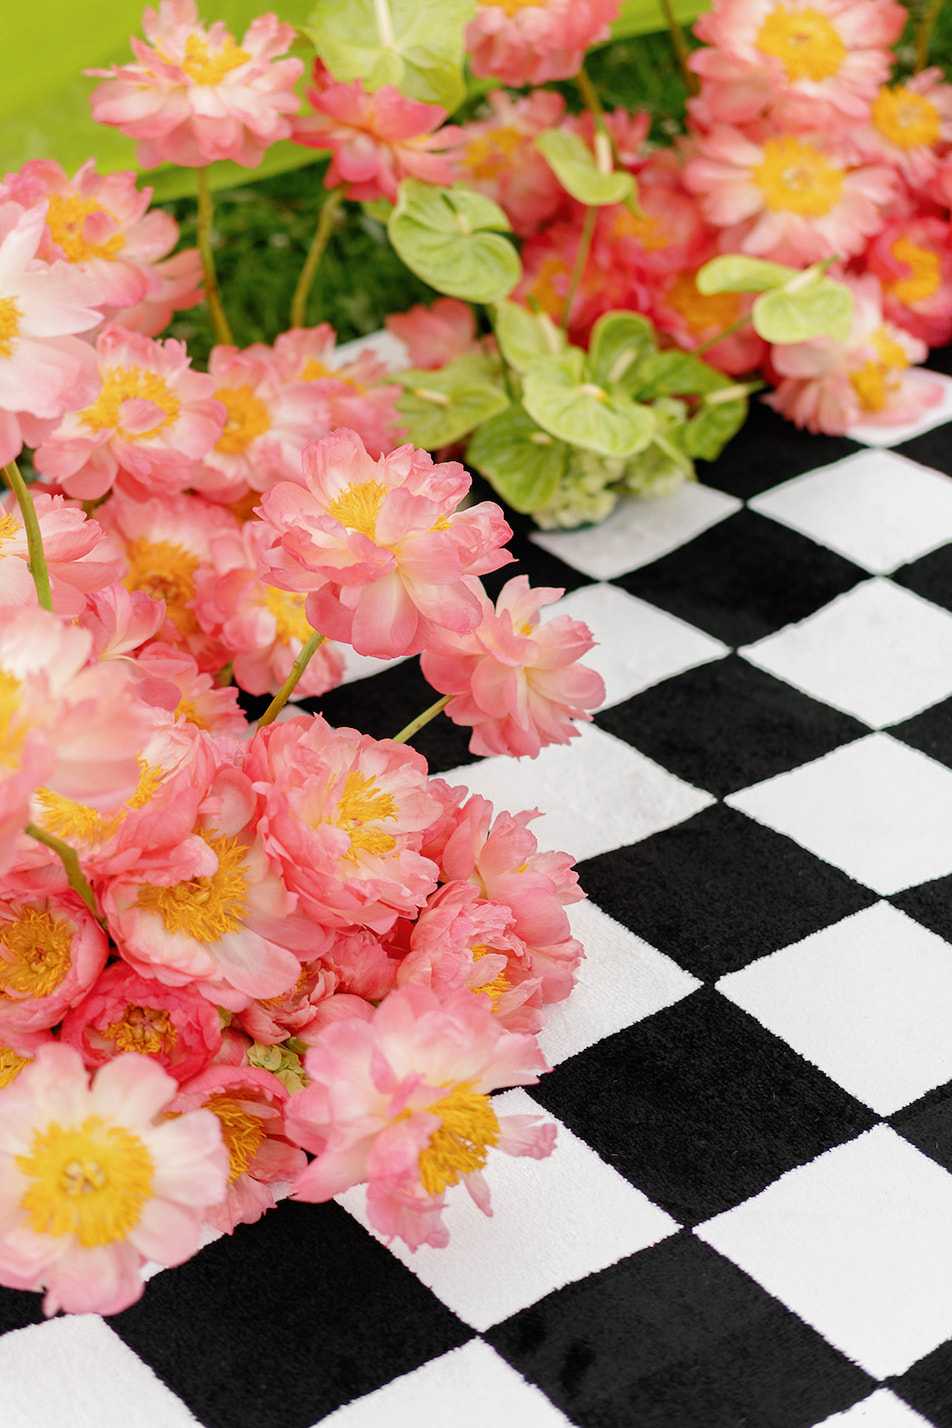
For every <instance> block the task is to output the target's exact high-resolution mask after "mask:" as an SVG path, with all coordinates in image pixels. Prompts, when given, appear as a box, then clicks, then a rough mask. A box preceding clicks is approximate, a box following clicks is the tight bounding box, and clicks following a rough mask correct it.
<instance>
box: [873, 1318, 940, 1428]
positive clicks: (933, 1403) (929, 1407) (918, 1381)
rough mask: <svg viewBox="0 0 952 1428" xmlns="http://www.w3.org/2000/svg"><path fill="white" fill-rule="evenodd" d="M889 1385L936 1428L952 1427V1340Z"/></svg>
mask: <svg viewBox="0 0 952 1428" xmlns="http://www.w3.org/2000/svg"><path fill="white" fill-rule="evenodd" d="M889 1387H890V1388H891V1389H892V1391H893V1393H895V1394H898V1396H899V1397H900V1398H902V1399H905V1401H906V1403H908V1404H909V1406H910V1408H915V1409H916V1411H917V1412H918V1413H921V1414H922V1415H923V1417H924V1418H925V1419H926V1421H927V1422H928V1423H932V1424H934V1425H935V1428H952V1340H948V1339H947V1340H946V1342H945V1343H944V1344H940V1345H939V1347H938V1348H937V1349H933V1350H932V1353H931V1354H926V1356H925V1358H924V1359H920V1360H919V1362H918V1363H915V1364H913V1366H912V1368H910V1369H906V1372H905V1373H904V1374H900V1375H899V1376H898V1377H897V1378H892V1379H890V1380H889Z"/></svg>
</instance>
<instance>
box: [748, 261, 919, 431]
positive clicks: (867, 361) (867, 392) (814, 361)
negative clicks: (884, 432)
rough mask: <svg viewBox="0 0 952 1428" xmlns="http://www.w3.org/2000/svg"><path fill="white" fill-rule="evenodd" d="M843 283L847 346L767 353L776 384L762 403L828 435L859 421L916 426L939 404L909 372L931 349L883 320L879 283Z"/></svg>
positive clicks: (799, 345)
mask: <svg viewBox="0 0 952 1428" xmlns="http://www.w3.org/2000/svg"><path fill="white" fill-rule="evenodd" d="M845 281H846V282H847V283H848V284H849V286H850V287H851V288H852V290H853V299H854V310H853V329H852V332H851V334H850V337H849V340H848V341H847V342H845V343H843V342H834V341H833V340H832V338H828V337H818V338H815V339H814V340H813V341H812V342H796V343H792V344H790V345H789V346H784V347H774V348H772V349H771V354H770V360H771V363H772V366H773V369H774V370H775V372H776V373H777V375H778V377H779V381H778V383H777V389H776V391H774V392H772V393H771V394H770V396H768V397H765V398H764V400H765V401H766V402H767V405H768V406H771V407H773V409H774V411H778V412H781V413H782V414H783V415H784V416H786V417H789V418H790V420H791V421H792V422H794V423H795V424H796V425H797V426H802V427H806V428H807V430H808V431H822V432H826V433H828V434H829V435H833V436H839V435H842V433H843V432H845V431H848V430H849V428H850V427H852V426H855V425H856V424H857V423H858V422H863V423H864V424H870V423H872V424H875V425H880V426H890V425H894V424H897V423H903V422H908V421H914V420H915V419H916V418H917V417H918V416H920V415H921V414H922V412H923V411H926V410H927V409H928V408H929V407H931V406H934V405H935V404H936V403H937V402H939V401H941V399H942V392H943V388H942V386H941V384H940V383H939V382H938V381H934V382H932V381H928V380H925V381H923V380H916V378H915V376H913V374H912V373H911V372H910V370H909V369H910V368H911V366H912V364H913V363H916V362H922V361H924V360H925V358H926V356H927V355H928V349H927V347H926V345H925V343H924V342H920V341H919V339H918V338H915V337H913V336H912V335H911V334H910V333H908V332H906V331H904V330H903V329H902V328H900V327H894V326H893V325H892V324H891V323H889V322H887V321H886V320H885V319H884V317H883V312H882V300H881V294H880V288H879V283H878V281H877V280H876V278H874V277H873V276H872V275H871V274H868V275H867V276H865V277H863V278H846V279H845Z"/></svg>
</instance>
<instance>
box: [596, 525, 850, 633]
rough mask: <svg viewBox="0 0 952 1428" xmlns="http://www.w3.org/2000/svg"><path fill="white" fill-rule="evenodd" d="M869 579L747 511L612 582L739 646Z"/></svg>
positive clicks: (831, 554) (840, 559) (847, 563)
mask: <svg viewBox="0 0 952 1428" xmlns="http://www.w3.org/2000/svg"><path fill="white" fill-rule="evenodd" d="M868 578H869V576H868V572H867V571H864V570H860V569H859V567H858V566H856V565H853V563H852V562H851V561H849V560H845V559H844V558H843V557H842V556H841V555H837V554H836V553H835V552H834V551H832V550H827V549H826V547H824V546H822V545H818V544H817V543H816V541H812V540H808V539H807V537H806V536H802V535H799V534H798V532H796V531H792V530H790V529H789V528H788V527H786V526H782V525H780V524H779V522H778V521H771V520H768V518H767V517H766V516H760V515H757V514H756V512H754V511H747V510H744V511H738V512H737V513H736V514H735V515H733V516H729V517H728V518H727V520H726V521H720V522H719V523H718V524H717V525H716V526H712V527H711V529H710V530H707V531H705V532H704V533H703V534H702V535H699V536H697V537H696V539H695V540H692V541H689V542H688V543H687V544H686V545H682V546H679V547H678V549H677V550H674V551H671V552H670V554H668V555H664V556H662V557H661V559H660V560H656V561H653V562H652V564H650V565H644V566H642V567H641V569H640V570H633V571H631V572H630V574H628V575H622V576H619V578H618V580H617V581H616V582H615V583H616V584H617V585H620V586H621V587H622V588H623V589H625V590H628V591H630V592H631V594H632V595H639V596H641V597H642V598H643V599H645V600H648V601H650V602H651V604H653V605H660V606H661V607H662V609H665V610H669V611H670V612H671V613H672V614H674V615H679V616H680V617H681V619H682V620H687V621H688V623H689V624H691V625H697V626H698V627H699V628H700V629H702V630H706V631H707V632H708V634H711V635H715V636H716V637H717V638H718V639H721V640H724V641H725V642H726V643H727V644H729V645H742V644H747V643H749V642H750V641H752V640H759V639H760V638H761V637H762V636H763V635H769V634H772V633H773V632H774V631H775V630H779V629H781V628H782V627H783V626H784V625H790V624H793V623H794V622H795V621H797V620H803V619H805V618H806V616H807V615H812V614H813V613H814V612H815V611H816V610H819V609H820V608H821V607H822V606H823V605H828V604H829V602H830V601H831V600H834V599H835V598H836V596H837V595H842V594H843V593H844V591H846V590H851V589H852V588H853V586H854V585H857V584H858V583H859V581H861V580H866V579H868Z"/></svg>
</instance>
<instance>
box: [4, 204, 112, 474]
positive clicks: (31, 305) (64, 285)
mask: <svg viewBox="0 0 952 1428" xmlns="http://www.w3.org/2000/svg"><path fill="white" fill-rule="evenodd" d="M45 222H46V206H45V204H37V205H36V206H35V207H33V208H30V209H24V208H23V207H22V206H21V205H20V204H16V203H9V202H7V203H0V464H4V465H5V464H6V463H7V462H8V461H13V460H14V459H15V458H16V457H17V456H19V454H20V449H21V447H22V445H23V442H24V440H28V439H29V438H30V437H31V436H32V435H33V434H34V431H33V423H32V419H35V418H44V419H48V418H58V417H60V416H62V414H63V412H64V411H66V410H67V409H68V408H69V407H71V406H74V405H79V404H81V403H83V402H85V401H87V400H88V399H89V398H90V397H91V396H92V394H93V393H94V392H95V389H96V361H95V357H94V355H93V351H92V348H91V347H90V346H89V345H88V343H86V342H82V341H80V339H79V338H78V337H76V336H74V335H73V334H75V333H77V332H88V331H89V330H90V328H92V327H95V326H96V324H97V323H98V322H100V321H101V320H102V314H101V313H100V312H98V311H97V310H96V309H95V308H94V307H92V306H91V304H90V302H89V299H88V296H87V294H86V291H85V288H84V285H83V283H82V280H81V279H79V278H78V277H77V275H76V273H75V272H73V271H72V270H71V269H70V268H69V266H68V265H67V264H66V263H55V264H53V265H52V266H51V265H50V264H48V263H43V262H41V261H40V260H39V259H38V257H37V253H38V251H39V248H40V244H41V243H42V241H43V234H44V231H45ZM21 422H25V430H22V429H21Z"/></svg>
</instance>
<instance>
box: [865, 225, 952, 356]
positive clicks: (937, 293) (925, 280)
mask: <svg viewBox="0 0 952 1428" xmlns="http://www.w3.org/2000/svg"><path fill="white" fill-rule="evenodd" d="M866 267H867V269H868V271H869V272H871V273H875V274H876V276H877V277H878V278H879V280H880V282H881V284H882V288H883V311H884V312H885V314H886V316H887V317H888V318H889V320H890V322H894V323H896V324H897V325H898V326H899V327H904V328H905V329H906V331H907V332H911V333H912V335H913V337H918V338H919V339H920V341H922V342H925V343H926V344H927V345H928V346H929V347H943V346H944V345H945V344H946V343H947V342H948V341H949V339H950V338H952V228H950V225H949V223H948V221H947V220H946V219H944V218H938V217H932V216H927V215H922V216H921V217H912V218H899V219H897V220H896V221H895V222H894V223H890V224H889V225H888V226H887V227H886V228H884V229H883V231H882V232H881V233H879V234H877V236H876V238H875V239H874V240H873V242H872V243H871V244H870V247H869V251H868V252H867V254H866Z"/></svg>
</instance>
